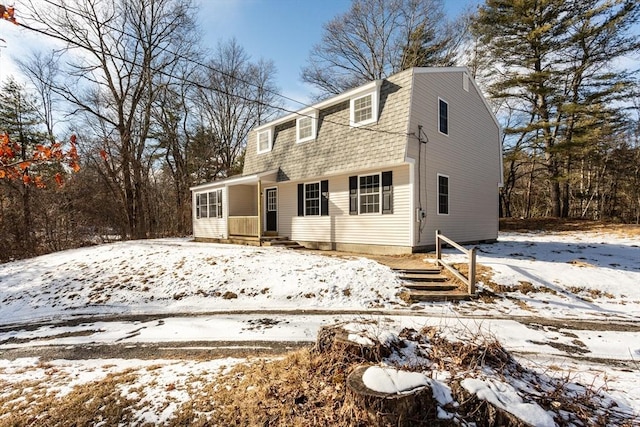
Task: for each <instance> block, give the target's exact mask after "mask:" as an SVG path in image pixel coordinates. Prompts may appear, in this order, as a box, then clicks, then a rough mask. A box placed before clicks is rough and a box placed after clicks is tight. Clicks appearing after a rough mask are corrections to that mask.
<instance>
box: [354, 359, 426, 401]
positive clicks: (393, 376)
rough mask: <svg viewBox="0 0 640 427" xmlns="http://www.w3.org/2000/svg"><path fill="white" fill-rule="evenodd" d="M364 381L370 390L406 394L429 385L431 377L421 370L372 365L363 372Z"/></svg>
mask: <svg viewBox="0 0 640 427" xmlns="http://www.w3.org/2000/svg"><path fill="white" fill-rule="evenodd" d="M362 382H363V383H364V385H365V386H366V387H367V388H369V389H370V390H373V391H377V392H378V393H386V394H406V393H411V392H412V391H414V390H416V389H418V388H422V387H425V386H428V385H429V378H427V377H426V375H424V374H421V373H419V372H408V371H401V370H398V369H394V368H388V367H381V366H370V367H369V368H367V369H366V370H365V371H364V373H363V374H362Z"/></svg>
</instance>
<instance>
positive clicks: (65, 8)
mask: <svg viewBox="0 0 640 427" xmlns="http://www.w3.org/2000/svg"><path fill="white" fill-rule="evenodd" d="M44 2H45V3H47V4H49V5H51V6H54V7H56V8H59V9H62V10H63V11H65V12H67V13H71V14H74V15H77V16H80V17H82V18H84V19H94V18H93V17H90V16H87V15H86V14H85V13H84V12H82V11H79V10H77V9H73V8H70V7H69V6H66V5H63V4H58V3H54V2H52V1H50V0H44ZM17 25H20V26H21V27H24V28H26V29H28V30H30V31H34V32H37V33H40V34H43V35H46V36H48V37H53V38H55V39H58V40H61V41H64V42H66V43H70V44H72V45H75V46H76V47H79V48H82V49H86V46H83V45H82V44H80V43H78V42H75V41H74V40H71V39H68V38H64V37H62V36H60V35H57V34H54V33H50V32H47V31H46V30H41V29H38V28H33V27H30V26H28V25H26V24H22V23H20V22H18V23H17ZM101 25H102V26H104V27H105V28H107V29H109V30H111V31H115V32H117V33H119V34H120V35H123V36H128V37H131V38H134V39H135V38H137V36H135V35H133V34H130V33H127V32H126V31H124V29H121V28H115V27H113V26H111V25H109V24H107V23H101ZM157 48H158V49H159V50H161V51H163V52H165V53H168V54H170V55H173V56H175V57H176V58H179V59H182V60H186V61H190V62H193V63H194V64H196V65H198V66H199V67H202V68H205V69H208V70H210V71H213V72H215V73H218V74H220V75H223V76H225V77H228V78H231V79H233V80H236V81H238V82H240V83H243V84H246V85H249V86H253V87H255V88H258V89H260V90H264V91H265V92H267V93H271V94H273V95H275V96H277V97H280V98H282V99H286V100H288V101H291V102H295V103H297V104H300V105H302V106H304V107H311V108H312V107H313V105H310V104H306V103H304V102H302V101H299V100H296V99H293V98H290V97H288V96H286V95H283V94H281V93H279V92H277V91H274V90H271V89H268V88H264V87H262V86H259V85H257V84H255V83H253V82H250V81H247V80H245V79H242V78H240V77H238V76H235V75H232V74H229V73H227V72H225V71H223V70H220V69H218V68H216V67H214V66H212V65H210V64H204V63H202V62H200V61H197V60H194V59H192V58H187V57H185V56H184V55H182V54H180V53H178V52H175V51H172V50H171V49H168V48H166V47H163V46H157ZM102 53H104V54H105V55H106V56H109V57H111V58H114V59H117V60H120V61H122V62H125V63H128V64H130V65H134V66H135V65H138V64H136V63H135V62H134V61H132V60H130V59H126V58H122V57H121V56H118V55H115V54H113V53H110V52H102ZM150 70H151V71H153V72H156V73H158V74H162V75H164V76H166V77H169V78H172V79H176V80H180V81H183V82H185V83H189V84H192V85H194V86H195V87H197V88H198V89H203V90H212V91H214V92H218V93H220V94H222V95H226V96H234V97H237V98H239V99H241V100H243V101H247V102H254V103H257V104H259V105H262V106H265V107H269V108H272V109H275V110H279V111H282V112H285V113H288V114H295V115H298V116H300V117H309V118H312V119H314V118H315V117H314V116H313V115H311V114H304V113H301V112H300V111H295V110H291V109H288V108H286V107H282V106H279V105H273V104H269V103H267V102H264V101H262V100H260V99H252V98H248V97H245V96H242V95H238V94H233V93H229V92H228V91H225V90H223V89H220V88H218V87H214V86H208V85H204V84H202V83H200V82H197V81H194V80H191V79H188V78H186V77H183V76H176V75H173V74H171V73H169V72H167V71H165V70H163V69H159V68H153V67H152V66H150ZM276 120H277V119H276ZM323 122H326V123H331V124H334V125H337V126H343V127H347V128H350V129H354V130H357V131H359V130H362V131H367V132H372V133H383V134H390V135H397V136H413V137H415V134H414V133H407V132H397V131H390V130H385V129H374V128H370V127H353V126H351V125H350V124H348V123H342V122H337V121H334V120H329V119H327V118H326V117H325V118H323Z"/></svg>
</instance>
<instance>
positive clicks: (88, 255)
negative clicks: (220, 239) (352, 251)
mask: <svg viewBox="0 0 640 427" xmlns="http://www.w3.org/2000/svg"><path fill="white" fill-rule="evenodd" d="M638 244H639V242H638V240H637V238H634V237H625V236H618V235H611V234H601V233H502V234H501V235H500V241H499V243H496V244H491V245H481V246H479V256H478V262H479V263H480V264H482V265H484V266H487V267H490V268H491V269H492V270H493V276H492V278H491V279H490V280H491V281H492V282H493V283H492V284H488V283H485V284H483V283H480V285H479V289H480V290H483V289H486V290H489V289H495V288H496V285H497V286H498V287H501V289H502V292H498V293H497V295H496V296H495V297H492V298H489V299H487V298H482V299H481V300H475V301H469V302H463V303H455V304H452V303H420V304H407V303H406V302H404V301H403V300H402V299H400V297H399V294H400V292H401V291H402V290H403V283H402V281H401V280H400V279H398V277H397V276H396V274H395V273H394V272H393V271H391V270H390V269H389V268H387V267H385V266H382V265H380V264H377V263H375V262H374V261H371V260H369V259H366V258H359V257H327V256H323V255H316V254H310V253H304V252H296V251H291V250H286V249H278V248H266V247H263V248H256V247H245V246H234V245H215V244H204V243H195V242H190V241H189V240H186V239H159V240H148V241H133V242H122V243H114V244H108V245H101V246H95V247H89V248H83V249H77V250H72V251H65V252H60V253H54V254H50V255H46V256H42V257H38V258H34V259H30V260H22V261H15V262H11V263H6V264H1V265H0V304H1V305H0V385H3V384H4V385H10V384H17V383H19V382H21V381H24V380H26V379H29V380H33V381H36V382H38V383H39V384H40V386H39V387H45V388H48V389H50V390H54V391H56V392H57V393H59V394H60V395H64V394H65V393H68V392H70V390H71V387H72V386H73V385H74V384H82V383H86V382H90V381H94V380H96V379H99V378H102V377H104V376H106V375H108V374H113V373H116V372H124V371H127V372H131V371H132V370H133V372H137V373H139V376H138V378H139V380H138V383H136V384H134V386H132V388H131V390H133V389H135V386H136V385H137V386H140V385H144V386H145V388H146V389H147V390H148V391H149V393H147V397H145V399H147V400H148V404H147V405H146V406H144V405H143V409H140V413H139V420H140V422H141V423H142V422H143V421H148V422H153V423H160V422H162V421H164V420H167V419H169V418H170V417H171V414H172V409H171V408H175V407H176V402H178V403H179V402H181V401H185V400H188V399H189V393H188V388H189V387H193V385H189V381H188V379H189V378H190V376H191V375H194V374H195V373H196V372H206V373H207V374H206V375H208V376H209V377H210V378H211V380H212V381H213V380H214V377H215V374H216V372H219V371H221V370H223V369H225V368H226V367H228V366H231V365H233V364H236V363H242V362H241V361H239V360H237V359H224V360H219V361H218V360H214V361H193V360H162V359H153V360H125V359H101V358H99V357H98V358H96V359H80V360H68V359H66V360H46V361H43V360H40V359H38V358H37V357H21V358H18V359H10V358H8V357H4V358H3V356H2V355H3V354H4V353H3V352H8V351H10V350H16V349H29V348H35V347H41V346H57V347H69V346H77V345H89V346H90V345H97V344H116V343H117V344H123V345H131V346H135V345H138V346H140V345H144V344H145V343H164V342H166V343H172V342H174V343H175V342H191V341H198V342H209V341H210V342H223V341H224V342H234V341H237V342H250V341H255V342H257V343H259V342H261V341H309V342H311V341H314V340H315V336H316V333H317V331H318V329H319V328H320V327H321V326H322V325H326V324H330V323H334V322H336V321H349V320H353V319H356V320H358V319H359V320H362V319H365V320H367V321H374V322H376V323H377V324H378V325H379V326H378V327H379V329H380V330H384V331H398V330H399V329H400V328H403V327H413V328H416V329H419V328H421V327H424V326H427V325H431V326H438V327H440V328H442V329H443V330H445V331H448V332H447V333H448V334H449V335H450V336H451V337H456V336H464V335H465V334H468V333H473V334H475V335H478V334H485V335H487V336H491V337H496V338H497V339H499V340H500V342H501V343H502V344H503V345H504V347H505V348H506V349H508V350H510V351H513V352H515V354H517V355H519V358H520V359H521V363H523V364H527V365H528V366H530V367H532V368H535V369H543V370H547V369H549V367H550V366H553V367H554V368H553V369H554V370H555V371H556V372H557V373H558V375H571V376H572V378H576V379H580V381H583V382H585V383H588V384H594V385H595V386H596V387H602V388H603V389H604V388H606V390H607V392H608V393H610V395H611V396H613V397H614V398H615V399H616V402H618V404H619V405H621V406H622V407H628V408H629V409H628V410H629V411H631V412H633V413H635V414H640V367H639V365H638V364H640V328H639V327H638V326H640V325H639V322H640V248H639V247H638ZM455 258H456V255H453V254H452V255H451V260H455ZM461 261H462V260H461ZM490 285H492V286H490ZM194 313H195V314H200V315H198V316H192V315H187V314H194ZM141 315H153V316H154V318H152V319H145V318H144V317H137V318H132V317H129V316H141ZM112 316H124V317H121V318H113V317H112ZM160 317H161V318H160ZM530 318H534V320H533V321H526V322H525V321H519V320H522V319H530ZM536 318H537V319H540V322H536V321H535V319H536ZM74 319H82V321H81V322H74V323H68V322H67V323H66V322H65V321H67V320H74ZM543 320H549V321H553V322H558V321H559V322H560V323H553V322H545V321H543ZM562 321H566V322H579V321H585V322H586V323H585V324H584V325H582V326H580V327H575V325H574V326H572V325H573V324H569V323H568V324H567V325H565V326H563V325H562V323H561V322H562ZM610 323H615V325H616V326H615V327H614V328H608V327H607V326H606V325H607V324H610ZM625 325H630V326H629V327H628V328H625ZM257 345H259V344H257ZM578 356H579V357H578ZM617 362H621V363H620V364H618V363H617ZM149 366H153V369H150V368H149ZM634 366H635V368H633V367H634ZM629 367H631V369H630V368H629ZM167 384H171V393H166V390H167ZM485 385H486V384H485ZM468 386H469V388H470V389H474V390H475V389H478V390H484V391H485V392H487V390H486V387H485V389H483V385H482V384H480V383H477V382H476V383H473V384H472V383H469V384H468ZM494 388H495V387H494ZM154 390H155V392H154ZM492 390H493V389H492ZM6 392H7V391H5V392H3V391H1V390H0V397H2V396H3V393H6ZM492 392H495V390H493V391H492ZM123 393H124V391H123ZM169 403H171V404H169Z"/></svg>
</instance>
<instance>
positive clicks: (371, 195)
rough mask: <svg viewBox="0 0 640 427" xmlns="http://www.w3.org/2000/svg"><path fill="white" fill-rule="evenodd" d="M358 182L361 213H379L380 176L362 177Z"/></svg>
mask: <svg viewBox="0 0 640 427" xmlns="http://www.w3.org/2000/svg"><path fill="white" fill-rule="evenodd" d="M358 181H359V183H358V190H359V194H360V197H359V201H358V203H359V205H360V213H361V214H367V213H379V212H380V174H375V175H365V176H361V177H359V178H358Z"/></svg>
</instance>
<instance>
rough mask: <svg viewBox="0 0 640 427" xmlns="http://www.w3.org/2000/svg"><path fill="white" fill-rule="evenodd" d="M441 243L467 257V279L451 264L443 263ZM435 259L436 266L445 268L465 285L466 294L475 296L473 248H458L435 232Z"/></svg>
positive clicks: (474, 256) (474, 254) (457, 245)
mask: <svg viewBox="0 0 640 427" xmlns="http://www.w3.org/2000/svg"><path fill="white" fill-rule="evenodd" d="M442 242H445V243H448V244H449V245H451V246H452V247H454V248H456V249H457V250H459V251H460V252H462V253H463V254H465V255H467V256H468V257H469V269H468V271H467V277H465V276H464V275H463V274H462V273H461V272H460V271H459V270H458V269H456V268H455V267H454V266H453V265H452V264H449V263H447V262H445V261H444V260H443V259H442ZM436 258H437V261H438V264H440V265H441V266H443V267H445V268H446V269H447V270H449V271H450V272H451V273H452V274H453V275H454V276H456V277H457V278H458V279H460V280H462V281H463V282H464V283H466V284H467V287H468V292H469V294H470V295H473V294H475V292H476V248H475V247H473V248H471V249H466V248H465V247H463V246H460V245H459V244H457V243H456V242H454V241H453V240H451V239H449V238H448V237H446V236H444V235H443V234H440V230H436Z"/></svg>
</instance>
